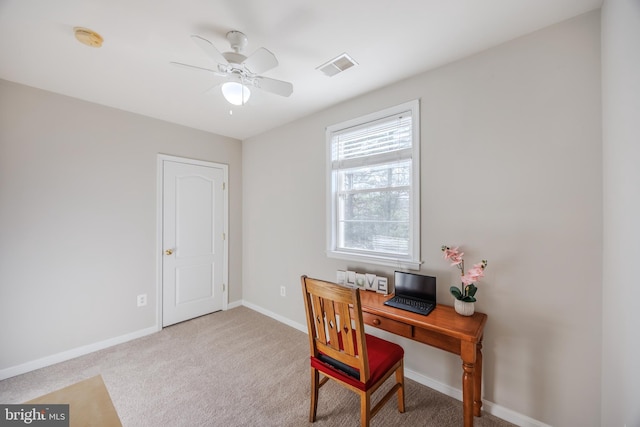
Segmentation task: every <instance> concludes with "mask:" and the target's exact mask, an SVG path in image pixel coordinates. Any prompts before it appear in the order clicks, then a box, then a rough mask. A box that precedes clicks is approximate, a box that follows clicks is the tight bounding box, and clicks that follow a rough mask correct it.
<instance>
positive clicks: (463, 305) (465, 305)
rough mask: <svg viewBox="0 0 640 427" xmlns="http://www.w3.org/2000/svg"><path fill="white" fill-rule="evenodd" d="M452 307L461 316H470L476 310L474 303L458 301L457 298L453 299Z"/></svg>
mask: <svg viewBox="0 0 640 427" xmlns="http://www.w3.org/2000/svg"><path fill="white" fill-rule="evenodd" d="M453 303H454V305H453V307H454V308H455V310H456V313H458V314H460V315H462V316H472V315H473V313H474V312H475V311H476V308H475V305H474V303H472V302H466V301H460V300H459V299H454V300H453Z"/></svg>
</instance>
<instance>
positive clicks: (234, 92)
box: [222, 82, 251, 105]
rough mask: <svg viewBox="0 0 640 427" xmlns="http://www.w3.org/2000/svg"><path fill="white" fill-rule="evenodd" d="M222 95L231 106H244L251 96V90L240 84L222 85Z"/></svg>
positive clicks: (228, 83) (229, 83)
mask: <svg viewBox="0 0 640 427" xmlns="http://www.w3.org/2000/svg"><path fill="white" fill-rule="evenodd" d="M222 95H223V96H224V99H226V100H227V101H228V102H229V103H230V104H233V105H244V104H246V103H247V101H248V100H249V97H250V96H251V91H250V90H249V88H248V87H247V86H245V85H243V84H241V83H238V82H227V83H225V84H223V85H222Z"/></svg>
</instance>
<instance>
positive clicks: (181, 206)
mask: <svg viewBox="0 0 640 427" xmlns="http://www.w3.org/2000/svg"><path fill="white" fill-rule="evenodd" d="M160 163H161V167H162V272H161V274H162V325H163V326H168V325H172V324H174V323H178V322H182V321H184V320H188V319H192V318H194V317H198V316H202V315H204V314H209V313H212V312H214V311H217V310H221V309H222V308H223V305H224V306H225V307H224V308H226V304H225V302H226V289H225V288H226V286H225V284H224V281H225V279H226V277H225V276H226V250H225V249H226V242H225V239H226V233H225V230H226V224H225V221H226V220H225V219H226V194H225V192H226V188H225V187H226V185H225V179H226V166H224V165H215V164H211V165H208V164H207V163H204V162H196V164H194V163H183V162H180V161H169V160H167V159H163V160H162V161H161V162H160ZM216 166H217V167H216Z"/></svg>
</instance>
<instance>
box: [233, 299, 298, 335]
mask: <svg viewBox="0 0 640 427" xmlns="http://www.w3.org/2000/svg"><path fill="white" fill-rule="evenodd" d="M242 305H243V306H245V307H247V308H250V309H251V310H253V311H257V312H258V313H261V314H264V315H265V316H267V317H271V318H272V319H275V320H277V321H278V322H280V323H284V324H285V325H288V326H291V327H292V328H294V329H297V330H299V331H301V332H304V333H305V334H307V333H308V331H307V325H303V324H300V323H298V322H294V321H292V320H290V319H287V318H286V317H284V316H280V315H279V314H276V313H274V312H273V311H269V310H267V309H264V308H262V307H260V306H259V305H255V304H252V303H250V302H247V301H242Z"/></svg>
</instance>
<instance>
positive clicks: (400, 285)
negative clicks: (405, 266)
mask: <svg viewBox="0 0 640 427" xmlns="http://www.w3.org/2000/svg"><path fill="white" fill-rule="evenodd" d="M394 279H395V280H394V283H395V294H396V295H397V296H402V297H411V298H417V299H421V300H424V301H428V302H432V303H434V304H435V303H436V278H435V277H432V276H423V275H421V274H414V273H405V272H404V271H396V272H395V276H394Z"/></svg>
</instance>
